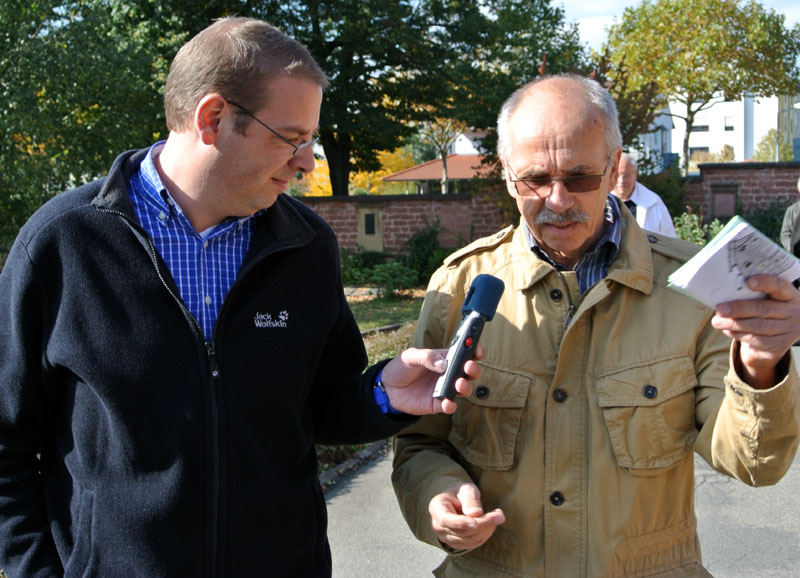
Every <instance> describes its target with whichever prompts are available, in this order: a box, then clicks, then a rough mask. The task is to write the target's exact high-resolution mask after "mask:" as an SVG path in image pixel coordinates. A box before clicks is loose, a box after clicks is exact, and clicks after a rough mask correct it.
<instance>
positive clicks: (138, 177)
mask: <svg viewBox="0 0 800 578" xmlns="http://www.w3.org/2000/svg"><path fill="white" fill-rule="evenodd" d="M161 144H162V143H156V144H155V145H153V146H152V147H150V150H149V151H148V153H147V156H146V157H145V158H144V160H143V161H142V164H141V165H140V166H139V171H138V172H136V173H134V174H133V175H132V176H131V180H130V197H131V201H132V202H133V210H134V211H135V213H136V217H137V218H138V219H139V224H140V225H141V226H142V228H143V229H144V230H145V231H146V232H147V234H148V235H150V238H151V239H152V240H153V243H154V244H155V247H156V249H157V250H158V252H159V253H160V254H161V257H162V258H163V259H164V262H165V263H166V264H167V267H168V268H169V271H170V273H171V274H172V277H173V279H175V284H176V285H177V286H178V292H179V293H180V297H181V299H183V302H184V304H185V305H186V307H187V308H188V309H189V312H190V313H191V314H192V315H193V316H194V318H195V319H196V320H197V322H198V323H199V324H200V327H201V328H202V330H203V335H204V336H205V338H206V340H209V341H210V340H211V338H212V336H213V333H214V324H215V323H216V321H217V316H218V315H219V310H220V307H222V302H223V301H224V300H225V296H226V295H227V294H228V291H230V288H231V287H232V286H233V283H234V281H236V275H237V274H238V272H239V267H241V265H242V262H243V261H244V256H245V255H246V254H247V250H248V249H249V248H250V239H251V238H252V234H253V217H252V216H251V217H247V218H243V219H236V218H229V219H225V220H224V221H222V222H221V223H219V224H217V225H216V226H214V227H211V228H210V229H208V230H206V231H202V232H201V233H198V232H197V231H195V230H194V227H192V224H191V223H190V222H189V219H188V218H187V217H186V215H184V214H183V211H182V210H181V208H180V207H179V206H178V205H177V204H176V203H175V201H174V200H173V199H172V197H171V196H170V194H169V192H167V189H166V187H164V184H163V183H162V182H161V179H160V178H159V176H158V172H157V171H156V168H155V165H154V164H153V156H152V155H153V149H154V148H155V147H157V146H160V145H161Z"/></svg>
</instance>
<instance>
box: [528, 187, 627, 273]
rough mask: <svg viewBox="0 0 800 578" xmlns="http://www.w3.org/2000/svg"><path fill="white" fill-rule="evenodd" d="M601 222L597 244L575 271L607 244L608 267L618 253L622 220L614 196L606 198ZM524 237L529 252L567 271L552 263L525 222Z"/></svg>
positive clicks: (562, 268)
mask: <svg viewBox="0 0 800 578" xmlns="http://www.w3.org/2000/svg"><path fill="white" fill-rule="evenodd" d="M603 222H604V225H603V234H602V235H601V236H600V238H599V239H598V240H597V243H595V245H594V247H592V248H591V249H589V251H587V252H586V254H584V255H583V256H582V257H581V259H580V260H579V261H578V263H577V264H576V265H575V269H578V268H579V267H580V265H581V262H582V261H583V260H584V259H586V258H587V257H588V256H590V255H594V254H596V253H597V252H599V251H601V250H603V249H604V247H605V245H606V244H609V243H610V249H611V251H610V254H609V259H608V264H609V265H610V264H611V263H612V262H613V261H614V258H615V257H616V255H617V252H618V251H619V244H620V240H621V239H622V219H620V212H619V201H618V200H617V198H616V197H615V196H614V195H608V197H606V207H605V211H604V217H603ZM525 236H526V237H527V239H528V244H529V245H530V248H531V251H533V253H534V254H536V255H537V256H538V257H539V258H540V259H543V260H545V261H547V262H548V263H550V264H551V265H552V266H553V267H555V268H556V269H559V270H562V271H564V270H567V269H568V268H567V267H564V266H563V265H561V264H559V263H556V262H555V261H553V260H552V259H551V258H550V256H549V255H548V254H547V253H545V251H544V250H543V249H542V248H541V247H540V246H539V244H538V243H537V242H536V239H535V238H534V237H533V233H532V232H531V230H530V227H528V224H527V222H526V223H525Z"/></svg>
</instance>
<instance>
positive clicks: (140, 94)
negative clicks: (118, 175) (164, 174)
mask: <svg viewBox="0 0 800 578" xmlns="http://www.w3.org/2000/svg"><path fill="white" fill-rule="evenodd" d="M117 8H118V5H117V4H115V3H114V2H103V1H101V0H97V1H96V2H89V1H87V2H77V3H65V2H61V1H57V0H41V1H39V2H27V1H22V0H8V1H5V2H3V3H2V4H0V116H2V118H3V122H2V123H0V165H2V166H3V170H2V171H0V248H5V247H8V245H9V244H10V241H11V240H12V239H13V237H14V236H15V235H16V232H17V230H18V228H19V227H20V226H21V225H22V223H23V222H24V221H25V220H26V219H27V217H28V216H29V215H30V214H31V213H32V212H33V211H34V210H35V209H36V208H38V207H39V205H41V203H42V202H44V201H45V200H46V199H47V198H48V197H50V196H52V195H53V194H55V193H57V192H58V191H60V190H62V189H63V188H65V187H67V186H70V185H73V184H79V183H80V182H83V181H85V180H88V179H91V178H94V177H97V176H99V175H101V174H103V173H104V172H105V171H106V170H107V168H108V166H109V165H110V163H111V161H112V160H113V158H114V156H115V155H116V154H118V153H119V151H120V150H124V149H129V148H133V147H136V146H145V145H147V144H149V142H151V140H152V139H153V138H154V137H158V136H159V135H160V134H161V133H160V132H159V131H161V130H163V128H162V127H163V122H161V121H160V120H159V119H160V118H163V115H160V110H161V103H160V98H159V95H158V92H157V90H155V89H154V88H153V78H152V71H153V68H154V61H155V54H154V51H153V50H152V44H151V43H150V42H149V41H147V39H145V38H144V35H143V34H141V32H142V29H141V28H140V29H136V28H121V27H120V26H118V22H117V19H116V18H117V15H118V14H119V13H118V12H117V11H116V9H117Z"/></svg>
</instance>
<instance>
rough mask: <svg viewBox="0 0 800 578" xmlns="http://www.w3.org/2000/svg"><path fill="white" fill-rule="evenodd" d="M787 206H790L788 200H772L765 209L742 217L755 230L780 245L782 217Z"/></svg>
mask: <svg viewBox="0 0 800 578" xmlns="http://www.w3.org/2000/svg"><path fill="white" fill-rule="evenodd" d="M789 204H791V201H790V200H786V199H780V200H774V201H772V202H771V203H770V204H769V205H768V206H767V207H765V208H759V209H756V210H755V211H753V212H752V213H748V214H745V215H743V217H744V218H745V220H746V221H747V222H749V223H750V224H751V225H753V226H754V227H755V228H756V229H758V230H759V231H761V232H762V233H764V234H765V235H766V236H767V237H769V238H770V239H772V240H773V241H775V242H776V243H778V244H779V245H780V237H781V226H782V225H783V215H784V214H785V213H786V207H788V206H789Z"/></svg>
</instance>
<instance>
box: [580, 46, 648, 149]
mask: <svg viewBox="0 0 800 578" xmlns="http://www.w3.org/2000/svg"><path fill="white" fill-rule="evenodd" d="M593 56H594V59H595V61H596V62H594V63H593V64H592V71H591V72H590V73H589V76H591V77H592V78H594V79H595V80H596V81H597V82H599V83H600V84H601V85H603V86H604V87H605V88H606V89H607V90H608V92H609V94H611V96H612V98H613V99H614V102H615V103H616V104H617V111H618V113H619V129H620V132H621V133H622V144H623V146H625V147H628V148H636V147H637V145H638V144H639V136H640V135H642V134H645V133H647V132H650V126H651V125H652V124H653V120H654V119H655V116H656V112H657V110H658V109H659V108H660V106H661V104H662V103H661V102H660V99H659V96H658V85H657V84H656V83H655V82H653V81H650V82H645V83H640V84H638V85H637V86H631V80H630V79H631V70H630V67H629V66H628V65H627V64H626V63H625V61H624V60H620V61H617V62H612V60H611V58H610V55H609V50H608V46H606V47H605V48H604V51H603V53H602V54H600V55H597V54H595V55H593Z"/></svg>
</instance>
